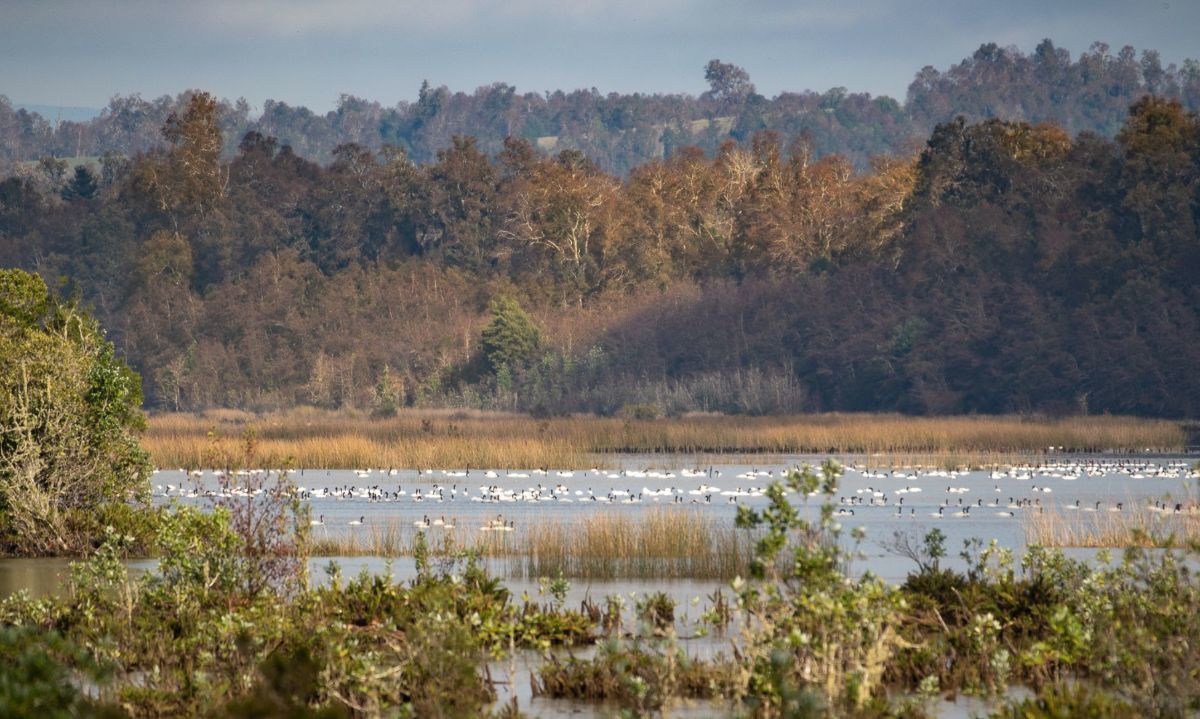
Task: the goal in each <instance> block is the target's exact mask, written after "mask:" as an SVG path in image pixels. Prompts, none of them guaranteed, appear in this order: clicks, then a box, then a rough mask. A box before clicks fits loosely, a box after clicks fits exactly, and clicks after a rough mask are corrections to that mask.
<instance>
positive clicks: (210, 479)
mask: <svg viewBox="0 0 1200 719" xmlns="http://www.w3.org/2000/svg"><path fill="white" fill-rule="evenodd" d="M822 459H824V458H822V457H778V458H774V459H772V460H767V459H765V458H764V459H763V460H762V461H761V462H760V463H758V464H742V463H734V462H729V463H722V464H716V465H711V466H710V465H708V464H705V465H703V466H697V465H696V463H697V462H698V459H697V458H694V457H686V456H683V457H664V456H638V455H630V456H622V457H616V458H611V459H609V464H610V465H612V467H611V468H606V469H604V470H588V471H575V472H573V473H568V472H565V471H564V472H562V473H559V472H555V471H549V472H546V473H538V472H536V471H535V470H525V471H513V472H506V471H495V472H491V473H489V472H487V471H486V470H470V471H468V470H465V469H463V470H458V471H455V470H447V471H436V472H432V473H425V472H419V471H417V470H396V471H387V470H384V471H380V470H374V471H366V470H363V471H354V470H341V471H334V470H329V471H326V470H304V471H301V472H296V473H293V475H292V480H293V481H294V482H295V484H296V485H297V486H298V487H302V488H303V490H304V493H305V497H306V499H305V501H306V502H307V503H308V504H309V505H310V507H311V512H312V516H313V517H314V518H315V519H317V520H318V521H319V522H320V523H319V524H317V525H314V526H313V527H312V529H313V531H314V533H315V535H316V537H317V538H321V537H323V536H330V537H333V536H337V535H342V536H353V535H355V534H359V535H361V536H369V533H370V532H372V531H375V529H377V528H379V527H381V526H388V525H392V526H399V527H403V528H406V529H408V531H409V532H413V533H415V531H416V530H417V527H416V526H415V525H416V523H418V522H420V523H422V524H424V523H425V522H426V521H427V520H428V521H429V523H430V526H429V527H428V528H424V529H425V531H427V532H428V533H429V534H430V536H431V537H432V538H434V539H435V540H436V538H437V537H439V536H442V535H444V534H445V533H447V532H448V531H449V530H446V529H444V528H443V527H444V525H445V524H451V525H453V526H454V530H453V533H454V534H455V536H456V537H457V538H458V541H459V542H460V543H464V542H465V543H469V542H470V540H471V539H472V538H473V537H477V536H483V532H484V531H488V532H496V531H498V530H495V529H493V528H492V526H493V523H494V524H497V525H498V524H499V523H501V522H502V523H503V524H504V526H508V527H511V533H507V532H506V536H511V537H513V538H514V539H519V538H520V535H521V533H522V532H523V531H524V530H526V529H528V528H529V527H531V526H534V525H536V524H537V523H539V522H546V521H561V522H565V523H568V524H569V523H570V522H572V521H577V520H579V519H580V518H582V517H585V516H587V515H588V514H589V513H594V512H601V511H602V512H618V513H627V514H628V515H630V516H631V517H636V516H637V515H638V514H639V513H645V512H647V511H649V510H653V509H656V508H671V509H673V510H676V511H684V512H695V513H698V514H701V515H703V516H706V517H711V518H713V519H715V520H717V521H719V522H728V523H732V522H733V520H734V517H735V516H736V512H737V507H738V506H739V505H742V504H746V505H749V506H751V507H762V506H765V504H766V502H767V500H766V498H765V497H763V496H762V490H764V489H765V488H766V487H767V486H768V485H769V484H770V483H771V482H772V481H774V480H776V479H778V478H779V477H780V476H781V475H782V474H783V472H785V471H786V470H787V469H788V468H789V467H794V466H797V465H802V464H809V465H813V466H816V465H817V464H819V462H820V461H821V460H822ZM1188 467H1189V463H1188V462H1185V461H1183V460H1180V459H1177V458H1168V457H1157V458H1156V457H1146V456H1139V457H1093V458H1081V457H1076V456H1072V457H1070V458H1061V459H1058V460H1055V459H1053V458H1050V459H1047V460H1046V461H1045V462H1044V463H1043V464H1042V466H1038V467H1020V468H1015V469H1012V470H1006V471H1004V472H1001V473H993V472H992V471H974V472H962V473H959V472H941V471H914V470H912V469H904V470H899V471H896V472H889V473H883V474H880V473H876V472H872V471H869V470H866V469H865V468H863V467H853V466H851V467H848V468H847V470H846V472H845V474H844V475H843V477H842V479H841V482H840V484H839V491H838V494H837V496H836V497H835V498H834V501H835V502H836V507H837V510H838V516H837V520H838V521H839V522H840V523H841V524H842V525H843V527H844V528H845V529H847V530H849V529H852V528H855V527H860V528H862V530H863V532H864V533H865V537H866V538H865V541H864V542H863V543H862V545H861V546H860V549H861V551H862V553H863V556H862V557H861V558H860V559H859V560H857V561H856V562H855V564H854V565H853V566H852V567H851V571H852V573H854V574H861V573H863V572H867V571H869V572H871V573H873V574H875V575H877V576H880V577H882V578H883V579H884V580H885V581H889V582H893V583H899V582H902V581H903V580H904V578H905V576H906V575H907V574H908V573H909V572H910V571H912V570H913V569H914V566H913V565H912V563H911V562H909V561H907V560H905V559H900V558H898V557H897V556H896V555H895V554H894V553H893V552H891V551H889V550H888V549H887V547H886V545H887V544H888V542H889V541H890V540H892V538H893V536H894V534H895V533H896V532H904V533H909V534H912V535H913V536H914V537H920V536H923V535H924V534H925V533H926V532H927V531H929V530H930V529H932V528H934V527H937V528H939V529H941V530H942V532H944V533H945V535H946V537H947V540H946V546H947V548H948V549H949V550H950V553H951V557H950V558H949V559H948V563H949V564H950V565H951V566H955V565H958V566H961V565H960V564H958V561H957V560H956V559H955V558H954V555H955V554H956V552H957V549H958V548H959V547H961V546H962V543H963V541H964V540H969V539H981V540H983V541H984V542H985V543H986V542H989V541H991V540H993V539H994V540H996V541H997V542H998V543H999V544H1000V545H1001V546H1004V547H1008V548H1011V549H1013V550H1014V551H1017V552H1020V551H1021V550H1023V549H1024V547H1025V541H1026V539H1025V524H1024V523H1025V521H1026V520H1025V517H1026V516H1027V515H1028V514H1029V513H1032V512H1037V511H1039V510H1040V508H1043V507H1044V508H1058V509H1061V510H1062V511H1063V512H1064V513H1071V512H1077V513H1079V514H1080V515H1084V514H1088V513H1098V512H1109V511H1114V512H1129V511H1131V509H1132V508H1135V507H1144V506H1153V505H1155V504H1156V503H1159V502H1166V508H1167V510H1166V511H1165V512H1163V513H1162V515H1161V516H1163V517H1164V518H1165V517H1168V516H1170V514H1172V513H1173V512H1174V507H1175V504H1176V503H1179V504H1180V505H1181V509H1182V510H1184V511H1188V509H1189V507H1190V506H1191V505H1190V504H1189V500H1188V499H1187V498H1188V497H1191V496H1194V494H1195V493H1194V491H1192V490H1193V488H1194V487H1196V482H1197V480H1196V477H1195V476H1194V474H1193V473H1191V472H1190V471H1189V469H1188ZM685 470H688V474H685ZM693 471H695V472H698V474H691V472H693ZM492 475H495V476H492ZM514 475H525V476H514ZM151 483H152V485H153V487H154V494H155V501H156V502H158V503H166V502H172V501H174V502H180V503H184V504H197V505H200V506H209V505H211V503H212V502H213V501H214V499H215V495H216V494H217V493H219V491H220V486H219V485H220V483H219V482H218V480H217V477H216V475H215V474H214V473H212V472H205V473H202V474H200V475H199V476H190V475H188V474H187V473H185V472H183V471H182V470H168V471H160V472H157V473H156V474H155V475H154V477H153V478H152V480H151ZM418 495H419V496H420V497H421V498H420V499H419V500H418V499H417V496H418ZM791 500H792V501H793V502H794V503H799V502H800V501H801V500H802V498H800V497H795V496H793V497H791ZM901 500H903V501H901ZM821 501H822V500H821V498H819V497H818V498H812V499H810V500H808V502H809V504H808V506H807V508H806V509H805V510H804V511H806V512H807V513H808V515H809V516H810V517H811V518H815V517H816V516H817V511H818V507H819V505H820V503H821ZM1097 503H1099V504H1097ZM939 509H941V512H940V514H939ZM935 515H937V516H935ZM484 528H487V529H486V530H485V529H484ZM1071 554H1073V555H1075V556H1080V557H1087V556H1090V555H1092V554H1094V552H1092V551H1088V550H1078V551H1074V552H1071ZM336 561H337V562H338V563H339V565H340V566H341V569H342V574H343V576H344V577H348V576H351V575H353V574H357V573H358V572H359V571H362V570H366V571H367V572H370V573H381V572H384V571H391V572H392V574H393V575H394V576H395V577H396V578H397V579H401V580H404V579H409V578H411V577H412V576H413V574H414V573H415V568H414V566H413V560H412V559H411V557H399V558H395V559H394V560H391V561H388V560H385V559H383V558H379V557H353V558H336ZM328 562H329V558H316V559H314V560H313V561H312V565H311V569H312V577H313V579H314V581H317V582H320V581H326V578H325V572H324V566H325V565H326V564H327V563H328ZM152 566H153V563H152V562H138V563H135V564H134V568H135V569H139V570H141V569H147V568H151V567H152ZM490 568H491V569H493V571H496V572H498V573H501V574H502V573H503V569H504V566H503V564H502V560H494V561H493V563H492V564H491V565H490ZM67 571H68V562H67V561H65V560H58V559H8V560H0V597H4V596H7V595H9V594H11V593H13V592H15V591H18V590H21V589H24V590H28V591H29V592H31V593H33V594H34V595H43V596H44V595H50V594H54V593H57V592H60V591H62V582H63V580H64V578H65V577H66V574H67ZM506 585H507V586H508V587H509V589H510V590H511V591H512V592H513V594H514V596H515V597H516V598H518V599H520V598H521V597H522V596H526V597H528V598H530V599H531V600H533V601H538V602H546V603H548V602H550V601H551V598H550V597H549V596H546V595H544V594H540V593H539V592H540V589H541V588H540V586H539V584H538V582H536V581H533V580H527V579H508V580H507V581H506ZM722 586H724V583H723V582H718V581H662V580H654V581H653V582H649V581H642V580H622V581H581V580H573V581H572V584H571V588H570V590H569V591H568V593H567V597H566V601H565V604H566V606H568V607H577V606H579V605H580V603H581V602H583V601H584V600H585V599H590V600H592V601H600V600H602V599H603V598H604V597H606V596H608V595H611V594H620V595H623V596H625V597H626V598H627V600H628V601H627V606H628V607H629V609H628V610H627V611H628V612H630V613H631V612H632V607H633V605H634V604H635V602H636V600H637V597H638V596H641V595H642V594H643V593H645V592H649V591H664V592H666V593H667V594H668V595H669V596H671V597H672V598H673V599H674V600H675V602H676V604H677V607H678V608H677V619H678V621H677V628H678V629H679V631H680V633H681V635H682V634H686V632H687V631H688V630H687V624H688V621H689V620H694V619H696V618H698V617H699V616H700V614H701V613H702V612H703V611H704V609H705V608H706V607H707V605H708V603H709V602H708V600H707V597H708V596H709V595H710V594H712V593H713V592H714V591H715V590H716V589H717V588H719V587H722ZM630 621H631V622H632V621H634V620H633V619H632V616H630ZM631 626H632V625H631ZM682 645H683V648H684V651H685V652H687V653H688V654H691V655H693V656H711V655H713V654H714V653H716V652H719V651H727V650H728V646H729V640H728V638H727V637H720V636H709V637H706V638H703V639H684V640H682ZM574 651H575V652H576V653H577V654H578V655H583V654H581V653H582V652H588V651H594V650H593V649H587V648H585V649H576V650H574ZM540 661H541V657H540V655H538V654H536V653H523V654H520V655H519V656H517V657H515V658H513V659H512V660H506V661H503V662H496V663H494V664H493V665H492V666H491V667H490V668H491V670H492V674H493V677H494V678H496V679H501V680H503V681H504V682H505V683H502V684H499V685H498V686H497V690H498V692H499V693H500V699H501V701H505V700H507V699H508V698H509V697H511V696H515V697H517V699H518V701H519V703H520V706H521V708H522V710H523V711H525V712H526V713H529V714H531V715H534V716H578V715H581V714H582V715H591V716H604V715H606V710H605V709H604V707H597V706H595V705H591V704H580V703H576V702H566V701H557V700H550V699H546V698H544V697H540V698H536V699H535V698H533V697H532V696H531V692H530V684H529V676H530V672H531V671H533V670H535V669H536V667H537V665H538V664H539V663H540ZM509 674H511V676H509ZM984 709H985V707H983V706H982V705H976V704H970V703H968V704H955V703H953V702H944V703H942V704H940V705H939V706H938V708H937V713H938V715H940V716H944V717H961V716H970V715H972V714H974V713H978V712H980V711H982V710H984ZM727 713H728V712H727V711H726V709H725V707H723V706H721V705H706V704H695V705H691V706H685V707H680V708H678V709H676V710H673V711H672V714H673V715H677V716H721V715H726V714H727Z"/></svg>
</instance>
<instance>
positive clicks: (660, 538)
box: [510, 508, 753, 579]
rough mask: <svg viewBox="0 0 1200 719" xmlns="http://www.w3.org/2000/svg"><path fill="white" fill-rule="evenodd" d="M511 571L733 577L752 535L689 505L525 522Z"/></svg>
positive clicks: (742, 569) (741, 571)
mask: <svg viewBox="0 0 1200 719" xmlns="http://www.w3.org/2000/svg"><path fill="white" fill-rule="evenodd" d="M524 540H525V541H524V548H525V551H524V552H523V553H522V554H521V555H520V556H518V557H516V558H515V559H516V561H515V562H510V573H512V574H516V575H518V576H525V577H546V576H554V575H555V574H557V573H558V572H560V571H561V572H562V573H563V574H564V575H565V576H568V577H588V578H592V579H616V578H626V577H628V578H638V579H676V578H694V579H732V578H733V577H735V576H738V575H742V576H745V575H746V574H747V568H748V566H749V562H750V559H751V552H752V549H753V540H752V539H751V538H750V537H749V536H747V533H746V532H745V531H743V530H739V529H736V528H735V527H733V526H731V525H729V524H728V523H722V522H717V521H716V520H714V519H712V518H710V517H705V516H703V515H700V514H698V513H696V512H692V511H688V510H683V509H679V510H672V509H666V508H663V509H655V510H652V511H650V512H647V513H645V514H643V515H642V516H640V517H636V518H635V517H630V516H628V515H625V514H614V513H601V514H595V515H590V516H588V517H586V518H584V519H582V520H581V521H579V522H573V523H570V524H564V523H558V522H548V523H543V524H538V525H535V526H533V527H530V529H529V531H528V532H527V533H526V534H525V537H524Z"/></svg>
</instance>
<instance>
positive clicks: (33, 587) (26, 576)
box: [0, 559, 71, 598]
mask: <svg viewBox="0 0 1200 719" xmlns="http://www.w3.org/2000/svg"><path fill="white" fill-rule="evenodd" d="M70 563H71V562H70V560H68V559H0V598H3V597H7V596H8V595H10V594H16V593H17V592H19V591H21V590H22V589H24V590H25V591H27V592H29V593H30V594H31V595H32V596H34V597H48V596H51V595H54V594H57V593H58V592H60V591H61V590H62V588H63V585H64V582H65V581H66V578H67V576H68V571H69V567H70Z"/></svg>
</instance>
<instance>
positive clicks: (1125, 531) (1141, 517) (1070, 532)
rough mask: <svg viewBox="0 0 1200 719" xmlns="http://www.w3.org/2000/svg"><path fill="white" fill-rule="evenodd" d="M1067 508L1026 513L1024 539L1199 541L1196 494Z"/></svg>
mask: <svg viewBox="0 0 1200 719" xmlns="http://www.w3.org/2000/svg"><path fill="white" fill-rule="evenodd" d="M1176 507H1178V509H1176ZM1070 509H1071V510H1072V511H1067V508H1066V507H1063V506H1054V507H1049V508H1047V509H1045V510H1044V511H1041V512H1032V513H1028V514H1026V515H1025V516H1024V518H1023V523H1024V525H1025V541H1026V543H1027V544H1031V545H1034V544H1036V545H1040V546H1043V547H1093V548H1109V549H1123V548H1125V547H1143V548H1149V547H1159V548H1197V547H1200V510H1198V509H1197V505H1196V502H1195V499H1194V498H1190V497H1189V498H1188V499H1186V500H1184V501H1178V502H1177V501H1174V500H1172V501H1169V502H1159V503H1158V504H1157V505H1141V506H1131V507H1127V508H1123V509H1121V510H1120V511H1107V510H1106V509H1105V508H1101V510H1100V511H1078V510H1076V509H1075V508H1073V507H1072V508H1070ZM1109 509H1113V508H1112V507H1110V508H1109Z"/></svg>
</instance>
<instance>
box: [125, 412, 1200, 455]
mask: <svg viewBox="0 0 1200 719" xmlns="http://www.w3.org/2000/svg"><path fill="white" fill-rule="evenodd" d="M251 426H252V427H254V428H255V429H256V430H257V438H258V439H257V443H258V446H257V452H258V458H259V461H260V464H259V466H264V467H271V466H283V465H284V464H285V462H288V461H290V462H291V463H292V466H300V467H306V468H333V469H347V468H356V467H442V468H452V467H459V468H461V467H494V468H501V469H502V468H530V467H576V468H584V467H590V466H594V465H595V464H597V463H601V464H603V457H602V456H601V457H599V458H598V457H597V456H596V455H604V454H610V453H635V452H638V453H651V454H669V453H688V454H758V453H775V454H792V453H823V454H837V455H843V456H851V455H854V456H858V455H866V456H865V457H864V459H865V460H867V461H868V462H869V463H870V464H872V465H873V466H884V465H890V464H897V465H898V464H923V465H926V466H939V467H940V466H943V465H944V464H946V463H950V464H952V465H953V466H955V467H959V466H965V465H976V466H982V465H987V464H999V463H1010V464H1011V463H1012V462H1013V461H1015V460H1016V459H1018V458H1019V457H1021V456H1024V457H1026V458H1028V456H1029V455H1030V454H1031V453H1032V454H1040V453H1043V452H1045V451H1046V450H1047V448H1050V447H1054V448H1058V449H1061V450H1062V451H1101V450H1115V449H1126V450H1136V451H1144V450H1146V449H1148V448H1153V449H1158V450H1169V449H1178V448H1181V447H1182V446H1183V444H1184V439H1185V437H1184V432H1183V431H1182V429H1181V428H1180V425H1179V424H1178V423H1176V422H1171V421H1166V420H1148V419H1137V418H1129V417H1069V418H1061V419H1050V418H1044V419H1029V418H1023V417H974V416H973V417H904V416H900V415H889V414H815V415H796V416H774V417H726V416H720V415H688V416H683V417H678V418H663V419H636V418H634V417H629V418H621V417H591V416H572V417H554V418H546V419H539V418H534V417H530V416H528V415H515V414H505V413H500V412H481V411H448V410H403V411H400V412H398V413H397V414H396V415H395V416H394V417H372V416H371V415H369V414H366V413H350V412H342V413H339V412H329V411H322V410H313V409H298V410H292V411H289V412H278V413H271V414H264V415H253V414H249V413H245V412H234V411H229V410H225V411H210V412H206V413H203V414H195V415H192V414H163V415H155V416H153V417H151V418H150V425H149V431H148V432H147V434H146V437H145V441H144V445H145V446H146V448H147V449H148V450H149V451H150V453H151V455H152V457H153V459H154V462H155V463H156V464H157V465H158V466H160V467H188V468H195V467H214V466H215V467H219V466H221V465H220V463H219V462H220V459H219V458H220V457H221V456H223V455H222V453H223V452H225V453H228V452H230V451H233V450H234V449H236V447H237V439H236V438H237V437H238V436H239V435H241V433H242V432H243V431H244V430H245V429H246V428H247V427H251ZM214 437H215V438H216V442H215V443H214V439H213V438H214ZM222 438H225V439H222ZM222 447H225V448H226V449H222ZM214 458H215V459H214Z"/></svg>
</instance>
